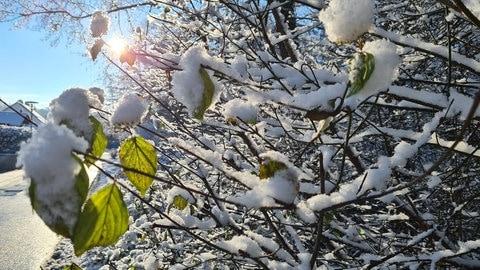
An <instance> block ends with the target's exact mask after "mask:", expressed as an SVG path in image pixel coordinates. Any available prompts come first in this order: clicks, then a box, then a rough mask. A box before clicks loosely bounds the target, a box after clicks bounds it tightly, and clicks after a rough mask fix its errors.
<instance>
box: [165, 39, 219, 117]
mask: <svg viewBox="0 0 480 270" xmlns="http://www.w3.org/2000/svg"><path fill="white" fill-rule="evenodd" d="M179 64H180V66H181V67H182V71H178V72H175V73H174V74H173V76H172V85H173V89H172V92H173V96H174V97H175V99H176V100H178V101H180V102H181V103H182V104H183V105H184V106H185V107H186V108H187V111H188V113H189V114H190V115H194V114H195V112H196V111H197V110H198V108H200V107H201V106H202V103H203V102H204V92H205V91H206V86H205V81H204V79H203V78H202V75H201V74H200V72H199V70H200V69H203V68H202V66H201V65H202V64H204V65H209V66H210V67H212V66H221V65H223V63H222V62H219V61H218V60H216V59H215V58H214V57H211V56H210V55H208V53H207V51H206V50H205V49H204V48H203V47H202V46H195V47H192V48H190V49H189V50H188V51H186V52H185V53H184V55H183V56H182V58H181V59H180V62H179ZM208 73H209V72H207V75H208V77H209V78H210V80H211V79H212V76H211V74H208ZM212 83H213V85H214V89H213V97H212V100H211V103H210V104H208V105H209V106H210V105H213V104H215V102H216V100H217V99H218V96H219V89H220V87H219V85H218V83H217V82H216V81H215V80H212ZM205 105H206V104H205Z"/></svg>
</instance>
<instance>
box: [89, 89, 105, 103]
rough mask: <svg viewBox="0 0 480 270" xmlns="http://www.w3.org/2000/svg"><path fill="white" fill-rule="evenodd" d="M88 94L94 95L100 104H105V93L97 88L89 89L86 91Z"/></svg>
mask: <svg viewBox="0 0 480 270" xmlns="http://www.w3.org/2000/svg"><path fill="white" fill-rule="evenodd" d="M88 91H90V93H92V94H94V95H95V96H97V99H98V101H100V103H101V104H103V103H104V102H105V91H103V89H102V88H99V87H91V88H89V89H88Z"/></svg>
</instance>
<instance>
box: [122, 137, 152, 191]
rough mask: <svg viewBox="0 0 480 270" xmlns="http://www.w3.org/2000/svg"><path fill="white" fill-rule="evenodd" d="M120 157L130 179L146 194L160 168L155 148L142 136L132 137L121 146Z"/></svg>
mask: <svg viewBox="0 0 480 270" xmlns="http://www.w3.org/2000/svg"><path fill="white" fill-rule="evenodd" d="M119 158H120V163H121V164H122V166H124V167H125V168H124V169H123V171H124V172H125V175H126V176H127V178H128V180H130V182H132V184H133V185H134V186H135V187H136V188H137V189H138V190H139V191H140V193H141V194H142V196H145V192H146V191H147V190H148V189H149V188H150V186H151V185H152V182H153V178H152V177H154V176H155V173H156V172H157V168H158V164H157V153H156V152H155V148H154V147H153V146H152V145H151V144H149V143H148V142H147V141H146V140H145V139H143V138H142V137H138V136H135V137H131V138H129V139H127V140H126V141H125V142H123V143H122V145H121V146H120V151H119ZM129 169H134V170H136V171H139V172H142V173H139V172H135V171H132V170H129ZM148 175H151V176H148Z"/></svg>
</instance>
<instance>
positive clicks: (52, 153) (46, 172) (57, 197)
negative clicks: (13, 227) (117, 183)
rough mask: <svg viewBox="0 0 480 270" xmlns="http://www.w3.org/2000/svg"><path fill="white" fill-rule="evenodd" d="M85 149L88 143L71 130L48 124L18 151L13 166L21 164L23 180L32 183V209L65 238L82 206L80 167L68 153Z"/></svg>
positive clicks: (71, 231) (39, 129)
mask: <svg viewBox="0 0 480 270" xmlns="http://www.w3.org/2000/svg"><path fill="white" fill-rule="evenodd" d="M87 148H88V142H87V141H86V140H85V139H84V138H82V137H77V136H76V135H75V134H74V133H73V131H72V130H70V129H68V128H67V127H65V126H63V125H61V126H59V125H55V124H52V123H48V124H46V125H44V126H40V127H39V128H38V129H37V132H35V133H33V135H32V138H31V139H29V140H28V141H27V142H26V143H23V144H22V145H21V147H20V151H19V152H18V159H17V166H22V165H23V171H24V173H25V177H27V178H31V181H32V183H31V186H30V194H31V200H32V206H33V207H34V208H35V210H36V211H37V213H38V214H39V215H40V216H41V218H42V219H43V220H44V221H45V223H46V224H47V225H49V226H53V227H55V228H57V229H58V228H59V227H63V228H64V229H65V230H66V232H64V233H66V234H67V235H68V234H70V235H71V234H72V233H73V229H74V226H75V224H76V221H77V216H78V213H79V211H80V207H81V204H82V198H81V197H80V195H79V193H78V190H77V187H76V176H77V174H78V173H79V172H80V170H81V166H80V163H79V162H78V161H77V160H76V159H75V158H74V156H73V154H72V150H77V151H80V152H85V151H86V150H87ZM61 230H62V229H61ZM57 232H58V231H57ZM59 233H61V232H59Z"/></svg>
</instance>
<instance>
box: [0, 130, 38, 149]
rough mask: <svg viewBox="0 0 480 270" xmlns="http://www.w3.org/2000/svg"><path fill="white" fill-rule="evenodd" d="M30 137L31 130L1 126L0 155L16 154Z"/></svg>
mask: <svg viewBox="0 0 480 270" xmlns="http://www.w3.org/2000/svg"><path fill="white" fill-rule="evenodd" d="M30 136H31V131H30V128H26V127H12V126H6V125H0V153H8V154H14V153H16V152H17V151H18V150H19V149H20V144H21V142H25V141H27V139H28V138H30Z"/></svg>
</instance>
